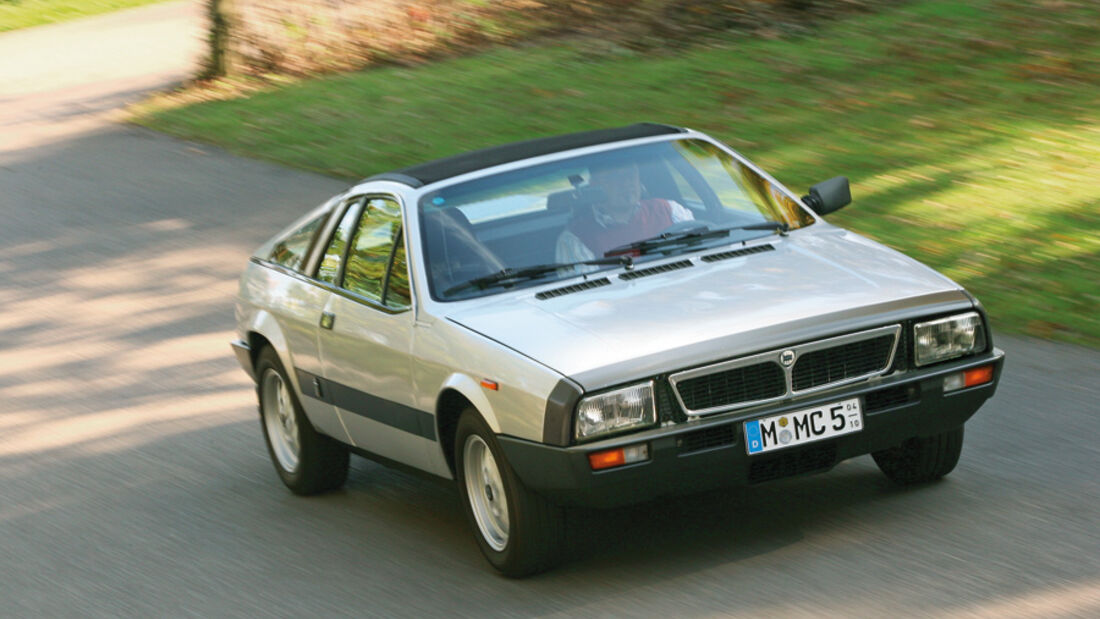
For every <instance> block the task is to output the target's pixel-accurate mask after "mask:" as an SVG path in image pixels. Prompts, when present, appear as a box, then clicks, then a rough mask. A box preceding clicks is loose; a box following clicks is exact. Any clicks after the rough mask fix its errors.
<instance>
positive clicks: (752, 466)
mask: <svg viewBox="0 0 1100 619" xmlns="http://www.w3.org/2000/svg"><path fill="white" fill-rule="evenodd" d="M989 364H992V365H993V366H994V374H993V380H992V381H991V382H988V383H985V384H983V385H977V386H974V387H969V388H966V389H961V390H958V391H953V392H950V393H946V394H945V393H944V392H943V378H944V376H945V375H947V374H951V373H954V372H958V371H960V370H966V369H969V368H973V367H979V366H982V365H989ZM1003 365H1004V353H1003V352H1002V351H1000V350H998V349H993V351H992V352H989V353H986V354H983V355H979V356H977V357H969V358H967V359H965V360H960V361H954V362H950V363H945V364H943V365H938V366H935V367H932V368H928V369H924V370H917V371H910V372H906V373H903V374H899V375H896V376H891V377H886V378H883V379H880V380H875V381H872V382H868V383H863V384H860V385H857V386H851V387H845V388H839V389H836V390H833V391H828V392H823V393H819V394H815V395H814V396H813V397H812V398H803V399H798V400H792V401H787V402H783V403H780V404H778V405H777V404H772V405H768V406H764V407H758V408H754V409H747V410H738V411H736V412H732V413H725V414H717V415H712V416H709V417H706V418H704V419H698V420H693V421H689V422H686V423H678V424H673V425H667V426H665V427H661V428H654V429H652V430H646V431H643V432H638V433H635V434H629V435H625V436H619V437H615V438H611V439H607V440H604V441H598V442H595V443H587V444H585V445H579V446H573V447H554V446H550V445H545V444H542V443H536V442H532V441H526V440H522V439H517V438H513V437H508V436H501V437H498V438H499V440H500V444H501V447H502V448H503V449H504V452H505V455H506V456H507V458H508V462H509V463H510V464H511V465H512V467H513V468H514V469H515V471H516V473H517V474H518V475H519V477H520V479H522V480H523V482H524V483H525V484H526V485H527V486H528V487H530V488H532V489H534V490H535V491H537V492H539V493H542V494H544V495H546V496H547V497H549V498H551V499H553V500H555V501H558V502H560V503H564V504H574V505H587V506H592V507H611V506H615V505H624V504H629V503H639V502H643V501H646V500H649V499H653V498H657V497H660V496H666V495H678V494H688V493H692V492H698V491H702V490H707V489H710V488H715V487H720V486H729V485H744V484H752V483H760V482H763V481H768V480H771V479H777V478H781V477H787V476H790V475H798V474H802V473H813V472H820V471H825V470H828V469H830V468H832V467H833V466H835V465H836V464H837V463H838V462H841V461H842V460H846V459H848V458H854V457H856V456H861V455H865V454H868V453H871V452H874V451H878V450H880V449H885V448H888V447H892V446H894V445H897V444H899V443H901V442H902V441H904V440H906V439H909V438H912V437H915V436H931V435H934V434H939V433H941V432H945V431H947V430H950V429H952V428H956V427H958V426H961V425H962V424H963V423H965V422H966V421H967V420H968V419H970V417H971V416H972V415H973V414H974V413H975V412H976V411H977V410H978V408H980V407H981V405H982V404H983V403H984V402H985V401H986V400H987V399H989V398H990V397H991V396H992V395H993V393H994V391H995V390H996V386H997V382H998V381H999V380H1000V376H1001V369H1002V367H1003ZM856 396H858V397H860V398H861V400H862V403H863V409H864V427H863V430H862V431H861V432H857V433H854V434H846V435H843V436H839V437H835V438H830V439H825V440H822V441H817V442H813V443H808V444H804V445H800V446H797V447H791V448H788V449H781V450H777V451H772V452H767V453H764V454H757V455H753V456H749V455H748V453H747V451H746V449H745V443H744V432H743V430H742V424H743V422H745V421H748V420H750V419H755V418H758V417H767V416H770V415H775V414H779V413H783V412H788V411H796V410H802V409H805V408H810V407H813V406H816V405H818V404H824V403H828V402H833V401H838V400H843V399H847V398H850V397H856ZM639 443H647V444H648V446H649V455H650V459H649V460H647V461H645V462H640V463H637V464H631V465H626V466H622V467H618V468H613V469H607V470H603V471H593V470H592V469H591V467H590V466H589V462H588V454H589V453H592V452H594V451H602V450H605V449H611V448H615V447H623V446H627V445H636V444H639Z"/></svg>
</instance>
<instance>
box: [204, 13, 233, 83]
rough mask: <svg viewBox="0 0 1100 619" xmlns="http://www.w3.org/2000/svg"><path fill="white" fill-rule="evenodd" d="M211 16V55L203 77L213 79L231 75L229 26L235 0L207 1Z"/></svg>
mask: <svg viewBox="0 0 1100 619" xmlns="http://www.w3.org/2000/svg"><path fill="white" fill-rule="evenodd" d="M206 6H207V12H208V15H209V16H210V38H209V41H210V55H209V57H208V58H207V61H206V68H205V70H204V71H203V75H202V77H204V78H207V79H212V78H216V77H225V76H226V75H229V72H230V70H231V69H232V67H231V66H230V62H229V24H230V15H231V14H232V9H233V0H207V4H206Z"/></svg>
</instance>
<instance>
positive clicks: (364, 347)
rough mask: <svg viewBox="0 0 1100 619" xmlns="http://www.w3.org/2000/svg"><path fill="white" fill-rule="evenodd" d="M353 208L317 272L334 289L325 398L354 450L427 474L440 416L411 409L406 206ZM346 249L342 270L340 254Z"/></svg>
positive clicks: (325, 320) (381, 201)
mask: <svg viewBox="0 0 1100 619" xmlns="http://www.w3.org/2000/svg"><path fill="white" fill-rule="evenodd" d="M358 211H359V212H358V213H352V212H351V210H349V212H348V213H347V214H346V215H345V222H350V221H352V220H355V221H356V224H355V225H354V229H352V227H351V226H350V225H347V226H345V222H341V225H340V229H344V230H345V232H344V233H343V238H344V239H350V242H347V243H345V245H346V247H343V248H341V247H339V243H340V241H339V239H338V237H340V233H339V231H338V233H337V234H336V235H334V237H333V243H332V247H331V248H330V251H329V252H328V253H326V256H325V260H323V261H322V265H321V268H320V269H319V270H318V278H319V279H322V281H325V280H331V282H329V283H333V284H334V286H333V288H332V292H331V294H330V297H329V300H328V303H327V305H326V308H325V312H324V314H323V316H322V317H321V319H320V326H321V329H320V336H319V338H318V340H319V342H320V352H321V359H322V367H323V370H324V383H325V384H324V388H325V389H326V390H327V391H328V393H327V395H326V399H327V400H330V401H332V402H333V404H335V406H336V407H337V411H338V413H339V415H340V419H341V420H342V421H343V423H344V426H345V427H346V428H347V432H348V436H349V437H350V438H351V441H352V444H353V445H355V446H356V447H360V448H362V449H364V450H366V451H369V452H371V453H374V454H377V455H380V456H383V457H385V458H389V459H391V460H395V461H398V462H401V463H404V464H408V465H410V466H415V467H419V468H425V469H427V468H430V465H429V457H430V456H429V454H430V453H431V451H430V450H431V448H433V447H434V446H435V440H436V436H435V418H434V416H433V415H432V414H431V413H429V412H426V411H422V410H418V409H417V408H415V406H414V397H413V396H414V394H415V390H414V385H413V378H412V368H413V363H412V360H411V358H410V351H411V350H412V337H413V323H414V317H413V312H412V294H411V289H410V286H409V270H408V265H407V263H406V255H405V236H404V225H403V219H402V215H401V207H400V204H399V203H398V201H397V200H396V199H394V198H393V197H389V196H367V197H365V198H364V199H363V201H362V204H361V205H360V208H359V209H358ZM341 249H342V250H343V257H342V259H340V263H339V265H337V264H336V261H337V260H338V259H337V257H336V256H337V255H338V254H339V253H340V251H341Z"/></svg>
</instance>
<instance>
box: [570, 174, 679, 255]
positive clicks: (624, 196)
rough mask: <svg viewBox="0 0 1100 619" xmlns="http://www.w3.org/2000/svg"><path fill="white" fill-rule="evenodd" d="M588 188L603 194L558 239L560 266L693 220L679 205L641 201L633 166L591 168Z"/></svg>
mask: <svg viewBox="0 0 1100 619" xmlns="http://www.w3.org/2000/svg"><path fill="white" fill-rule="evenodd" d="M589 185H590V186H591V187H593V188H599V189H600V190H602V193H601V194H599V195H600V198H599V200H598V201H597V203H595V204H593V205H592V208H589V209H579V210H578V212H577V214H575V215H574V216H573V219H572V220H571V221H570V222H569V225H568V226H567V227H566V229H565V230H564V231H563V232H562V233H561V235H560V236H558V244H557V247H556V249H555V252H554V259H555V260H556V261H557V262H561V263H573V262H579V261H582V260H592V259H593V258H602V257H603V256H604V254H605V253H606V252H607V251H608V250H609V249H612V248H615V247H619V246H621V245H626V244H628V243H633V242H634V241H639V240H642V239H647V238H650V237H653V236H656V235H658V234H660V233H661V232H662V231H664V230H665V229H666V228H668V227H669V226H671V225H672V224H674V223H677V222H680V221H690V220H693V219H695V218H694V217H693V216H692V214H691V211H689V210H687V209H686V208H684V206H682V205H681V204H679V203H677V202H675V201H672V200H665V199H662V198H648V199H645V200H643V199H642V182H641V178H640V175H639V173H638V166H637V165H636V164H634V163H627V164H618V165H614V166H605V167H596V166H593V167H592V169H591V178H590V179H589Z"/></svg>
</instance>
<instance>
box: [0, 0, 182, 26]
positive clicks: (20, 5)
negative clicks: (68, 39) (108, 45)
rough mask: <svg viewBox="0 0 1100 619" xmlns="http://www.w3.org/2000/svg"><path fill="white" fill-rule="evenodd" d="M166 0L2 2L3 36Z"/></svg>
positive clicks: (8, 0) (4, 0)
mask: <svg viewBox="0 0 1100 619" xmlns="http://www.w3.org/2000/svg"><path fill="white" fill-rule="evenodd" d="M164 1H165V0H0V32H6V31H8V30H18V29H20V28H29V27H30V26H41V25H43V24H53V23H57V22H63V21H68V20H70V19H76V18H78V17H87V16H89V15H98V14H100V13H110V12H111V11H117V10H119V9H128V8H131V7H135V6H141V5H144V4H153V3H155V2H164Z"/></svg>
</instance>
